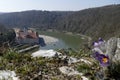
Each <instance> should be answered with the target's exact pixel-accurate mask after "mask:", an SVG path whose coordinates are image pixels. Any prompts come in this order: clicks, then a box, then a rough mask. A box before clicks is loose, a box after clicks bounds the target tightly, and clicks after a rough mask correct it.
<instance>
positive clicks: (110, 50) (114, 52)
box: [106, 37, 120, 62]
mask: <svg viewBox="0 0 120 80" xmlns="http://www.w3.org/2000/svg"><path fill="white" fill-rule="evenodd" d="M106 54H108V56H109V58H110V60H111V61H112V62H117V61H120V38H115V37H113V38H110V39H109V40H108V41H107V43H106Z"/></svg>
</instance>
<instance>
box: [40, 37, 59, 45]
mask: <svg viewBox="0 0 120 80" xmlns="http://www.w3.org/2000/svg"><path fill="white" fill-rule="evenodd" d="M39 37H42V38H43V39H44V41H45V43H46V44H49V43H54V42H58V41H59V40H58V39H57V38H54V37H51V36H46V35H39Z"/></svg>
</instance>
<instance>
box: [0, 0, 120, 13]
mask: <svg viewBox="0 0 120 80" xmlns="http://www.w3.org/2000/svg"><path fill="white" fill-rule="evenodd" d="M110 4H120V0H0V12H16V11H25V10H49V11H55V10H57V11H69V10H73V11H76V10H81V9H85V8H91V7H99V6H104V5H110Z"/></svg>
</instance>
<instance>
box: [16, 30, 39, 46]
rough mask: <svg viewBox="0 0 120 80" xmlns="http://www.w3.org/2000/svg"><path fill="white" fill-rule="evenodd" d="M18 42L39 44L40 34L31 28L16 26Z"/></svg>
mask: <svg viewBox="0 0 120 80" xmlns="http://www.w3.org/2000/svg"><path fill="white" fill-rule="evenodd" d="M14 30H15V33H16V42H17V43H18V44H39V43H40V42H39V35H38V33H37V32H36V31H33V30H31V29H25V28H24V29H19V28H14Z"/></svg>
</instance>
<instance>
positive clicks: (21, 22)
mask: <svg viewBox="0 0 120 80" xmlns="http://www.w3.org/2000/svg"><path fill="white" fill-rule="evenodd" d="M0 23H3V24H4V25H5V26H7V27H8V28H13V27H21V28H23V27H35V28H39V29H41V30H46V29H57V30H59V31H71V32H75V33H81V34H85V35H88V36H91V37H93V38H98V37H103V38H109V37H112V36H120V4H118V5H109V6H104V7H98V8H90V9H85V10H81V11H69V12H68V11H61V12H60V11H36V10H32V11H24V12H15V13H5V14H1V15H0Z"/></svg>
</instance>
